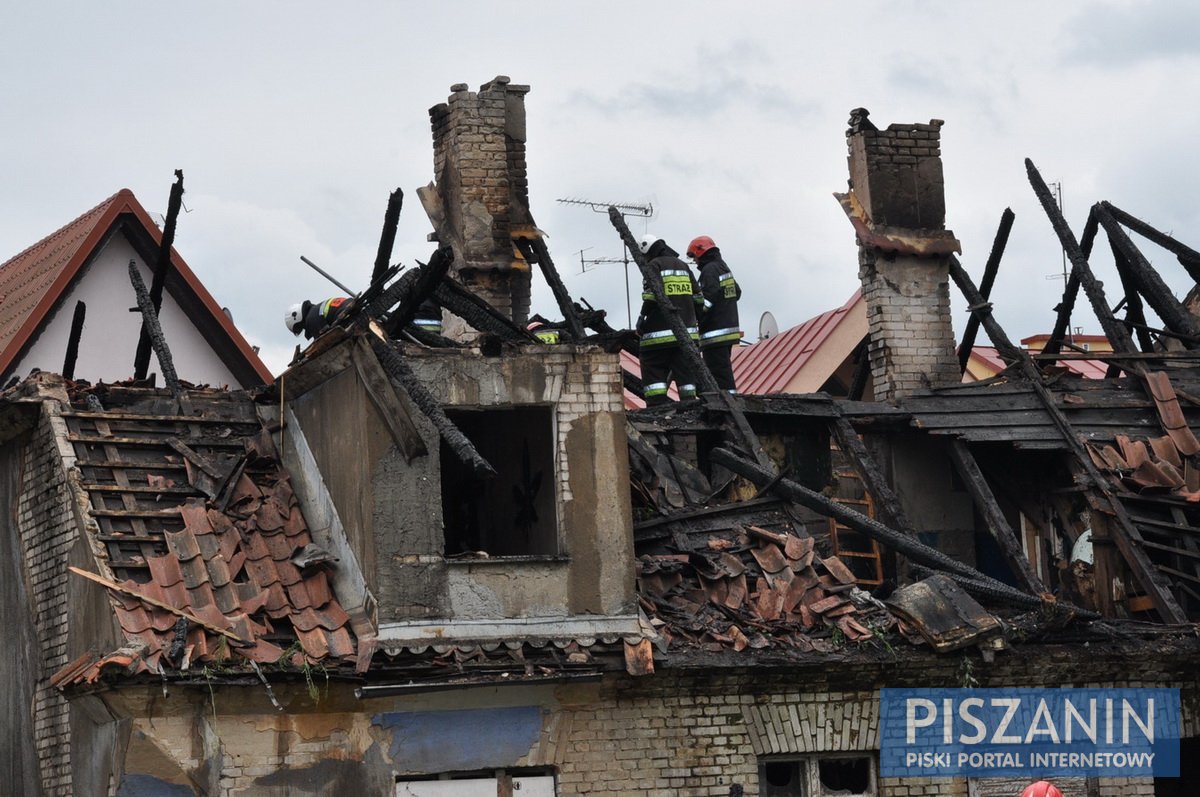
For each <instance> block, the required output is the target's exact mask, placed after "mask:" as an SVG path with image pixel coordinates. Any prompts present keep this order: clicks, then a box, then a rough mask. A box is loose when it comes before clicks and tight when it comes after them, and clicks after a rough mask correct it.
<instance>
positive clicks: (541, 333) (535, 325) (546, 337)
mask: <svg viewBox="0 0 1200 797" xmlns="http://www.w3.org/2000/svg"><path fill="white" fill-rule="evenodd" d="M525 329H527V330H529V331H530V332H532V333H533V336H534V337H535V338H537V339H538V340H540V341H541V342H542V343H547V344H550V345H554V344H556V343H559V342H560V340H559V334H558V330H557V329H555V328H554V327H552V326H549V325H548V324H547V323H546V322H545V321H530V322H529V325H528V326H526V327H525Z"/></svg>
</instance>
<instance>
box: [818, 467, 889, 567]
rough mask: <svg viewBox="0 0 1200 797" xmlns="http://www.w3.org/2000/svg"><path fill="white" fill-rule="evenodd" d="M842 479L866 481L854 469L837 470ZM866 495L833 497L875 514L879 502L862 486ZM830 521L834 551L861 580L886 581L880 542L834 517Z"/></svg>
mask: <svg viewBox="0 0 1200 797" xmlns="http://www.w3.org/2000/svg"><path fill="white" fill-rule="evenodd" d="M834 476H835V477H836V478H839V479H852V480H854V481H857V482H859V483H860V484H861V483H862V479H861V478H860V477H859V475H858V474H857V473H855V472H854V471H838V472H837V473H835V474H834ZM862 495H863V497H862V498H843V497H841V496H834V497H833V500H834V501H836V502H837V503H839V504H842V505H843V506H847V507H849V508H851V509H854V510H856V511H858V512H860V513H862V514H864V515H866V516H867V517H869V518H873V517H875V502H874V501H872V500H871V494H870V493H869V492H867V490H866V489H865V487H864V489H863V490H862ZM828 522H829V542H830V544H831V545H832V547H833V555H834V556H836V557H838V558H839V559H841V560H842V561H843V562H844V563H845V565H846V567H848V568H850V572H852V573H853V574H854V577H855V578H856V579H857V580H858V583H859V584H862V585H864V586H870V587H877V586H879V585H880V584H882V583H883V553H882V549H881V548H880V547H879V543H878V542H876V541H875V540H873V539H871V538H870V537H867V536H866V535H864V534H861V533H859V532H857V531H855V530H854V529H852V528H850V527H849V526H844V525H842V524H841V523H838V522H837V521H836V520H834V519H833V518H829V519H828Z"/></svg>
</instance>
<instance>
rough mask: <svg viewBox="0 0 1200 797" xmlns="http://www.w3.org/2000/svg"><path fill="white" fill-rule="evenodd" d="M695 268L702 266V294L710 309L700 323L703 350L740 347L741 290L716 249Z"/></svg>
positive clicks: (704, 255) (707, 254)
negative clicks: (722, 346)
mask: <svg viewBox="0 0 1200 797" xmlns="http://www.w3.org/2000/svg"><path fill="white" fill-rule="evenodd" d="M696 264H697V265H698V266H700V290H701V292H702V293H703V294H704V305H705V307H706V308H707V309H706V312H705V313H704V315H703V317H702V318H701V319H700V346H701V347H705V346H721V345H728V344H731V343H737V342H738V341H739V340H741V338H742V330H741V327H740V326H739V324H738V308H737V303H738V299H740V298H742V289H741V287H740V286H739V285H738V284H737V280H736V279H734V278H733V272H732V271H730V270H729V266H728V265H726V264H725V261H724V260H723V259H722V258H721V250H720V249H718V248H717V247H715V246H714V247H713V248H712V249H709V250H708V251H707V252H705V253H704V254H703V255H701V256H700V258H699V259H698V260H697V261H696Z"/></svg>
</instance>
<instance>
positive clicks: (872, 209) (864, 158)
mask: <svg viewBox="0 0 1200 797" xmlns="http://www.w3.org/2000/svg"><path fill="white" fill-rule="evenodd" d="M867 115H868V114H867V111H866V109H864V108H858V109H855V110H854V111H851V114H850V128H849V130H847V131H846V138H847V143H848V145H849V150H850V155H849V162H850V192H849V193H847V194H838V195H836V196H837V197H838V199H839V201H840V202H841V203H842V207H843V209H845V211H846V214H847V215H848V216H849V217H850V221H851V223H853V225H854V228H855V231H856V232H857V234H858V245H859V250H858V263H859V270H858V275H859V279H860V280H862V286H863V296H864V298H865V300H866V304H867V324H868V330H869V335H870V342H869V344H868V354H869V357H870V364H871V377H872V380H873V382H874V386H875V398H876V400H892V399H897V398H901V397H903V396H906V395H909V394H911V393H912V392H914V391H916V390H919V389H921V388H923V387H930V386H933V387H936V386H939V385H947V384H953V383H955V382H958V381H960V379H961V374H960V373H959V370H958V362H957V359H956V357H955V354H954V330H953V329H952V328H951V325H950V286H949V265H948V260H947V258H948V257H949V255H950V253H952V252H960V251H961V248H960V246H959V243H958V241H957V240H955V238H954V234H953V233H951V232H950V231H949V230H947V229H946V228H945V220H946V202H945V195H944V185H943V178H942V159H941V150H940V149H939V134H940V129H941V126H942V121H941V120H940V119H932V120H930V122H929V124H893V125H889V126H888V128H887V130H879V129H877V128H876V127H875V125H873V124H872V123H871V122H870V121H869V120H868V119H867Z"/></svg>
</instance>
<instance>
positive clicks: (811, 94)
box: [0, 0, 1200, 371]
mask: <svg viewBox="0 0 1200 797" xmlns="http://www.w3.org/2000/svg"><path fill="white" fill-rule="evenodd" d="M1197 30H1200V4H1196V3H1191V2H1185V1H1183V0H1181V1H1180V2H1109V3H1100V2H1090V3H1084V2H1061V1H1059V2H1053V3H1048V2H1045V0H1041V1H1040V2H1011V1H1010V2H1004V3H981V2H980V3H977V2H941V3H934V2H921V3H918V2H901V1H900V0H889V2H886V3H882V2H878V3H877V2H869V1H867V2H862V1H860V2H856V3H836V4H835V3H800V2H787V3H784V2H755V3H733V2H696V1H694V0H693V1H692V2H656V3H648V2H638V3H631V2H622V1H618V0H610V1H609V2H596V3H587V4H583V3H571V2H545V3H524V2H517V0H513V1H512V2H507V3H506V2H500V1H499V0H493V1H492V2H488V3H483V2H444V3H441V4H437V5H436V6H435V4H432V3H405V2H359V3H346V4H341V5H337V6H335V5H332V4H330V3H328V2H320V3H318V2H307V0H290V1H289V2H286V3H284V2H263V1H261V0H260V1H259V2H254V3H232V2H206V3H191V4H175V3H156V4H150V3H133V2H125V1H123V0H115V1H114V2H107V3H83V2H72V3H60V2H53V1H52V0H49V1H46V2H38V3H21V4H11V3H10V4H8V5H7V6H6V8H5V10H4V12H3V14H2V16H0V41H2V43H3V47H2V48H0V70H2V73H3V74H4V76H5V77H4V80H3V81H2V82H0V108H3V109H4V119H5V121H4V125H3V128H2V129H0V142H2V144H3V147H2V153H3V156H2V158H0V186H2V189H0V190H3V191H4V194H5V202H4V212H3V213H2V214H0V260H3V259H7V258H8V257H11V256H12V255H15V254H17V253H18V252H19V251H21V250H22V249H24V248H25V247H27V246H29V245H30V244H32V243H34V242H35V241H37V240H38V239H40V238H42V237H43V236H45V235H47V234H49V233H51V232H53V231H54V230H56V229H57V228H59V227H61V226H62V225H63V224H65V223H67V222H68V221H70V220H71V219H73V218H75V217H76V216H78V215H79V214H80V213H82V212H84V211H85V210H87V209H89V208H91V207H92V206H94V205H96V204H98V203H99V202H100V201H101V200H103V199H104V198H106V197H108V196H109V195H111V194H113V193H115V192H116V191H117V190H119V189H121V188H130V189H132V190H133V192H134V193H135V194H136V195H137V197H138V198H139V200H141V202H142V204H143V205H145V206H146V208H147V209H148V210H150V212H151V213H152V214H153V215H155V216H158V215H159V214H163V213H165V212H166V204H167V195H168V192H169V189H170V185H171V182H172V180H173V171H174V170H175V169H183V170H184V173H185V187H186V189H187V193H186V195H185V198H184V199H185V206H186V208H187V210H188V211H189V212H188V213H186V214H184V215H182V216H181V218H180V221H179V227H178V232H177V236H176V241H175V243H176V248H177V249H178V250H179V252H180V253H181V254H182V255H183V257H184V259H186V260H187V262H188V263H189V264H190V265H191V266H192V268H193V269H194V270H195V271H196V272H197V274H198V275H199V277H200V279H201V280H202V281H203V282H204V283H205V284H206V285H207V286H208V288H209V290H210V291H211V292H212V293H213V294H214V296H216V298H217V301H218V302H220V303H221V304H222V305H225V306H227V307H229V309H230V310H231V311H232V313H233V316H234V319H235V321H236V322H237V324H238V326H239V327H240V328H241V329H242V331H243V333H244V334H245V335H246V337H247V338H248V339H249V340H250V342H251V343H252V344H255V345H258V346H260V347H262V354H263V356H264V359H265V360H266V362H267V364H268V365H269V366H270V367H271V368H272V369H274V370H276V371H278V370H280V369H281V368H282V367H283V366H284V365H285V364H286V362H287V360H288V359H290V355H291V351H292V348H293V346H294V345H295V339H294V338H292V337H291V335H290V333H288V332H287V330H286V329H285V328H284V326H283V323H282V314H283V311H284V309H285V308H286V306H287V305H288V304H290V303H291V302H292V301H296V300H299V299H303V298H311V299H318V298H323V297H325V296H328V295H332V294H335V293H337V290H336V289H335V288H332V287H331V286H329V285H328V284H326V283H325V282H324V280H323V279H322V278H320V277H319V276H317V275H315V274H314V273H312V272H310V271H309V269H308V268H307V267H306V266H304V265H303V264H302V263H301V262H300V260H299V257H300V255H302V254H303V255H306V256H307V257H309V258H310V259H312V260H314V261H315V262H317V263H318V264H320V265H322V266H323V267H324V268H326V269H327V270H329V271H331V272H333V273H334V274H335V275H336V276H338V277H339V278H340V279H341V280H342V281H343V282H346V283H348V284H350V285H351V286H353V287H355V288H361V287H365V283H366V281H367V279H368V278H369V275H370V272H371V266H372V262H373V260H374V255H375V249H376V247H377V244H378V238H379V230H380V226H381V222H382V219H383V213H384V209H385V207H386V202H387V197H388V193H389V192H390V191H391V190H392V189H394V188H396V187H397V186H399V187H401V188H403V189H404V191H405V195H406V201H405V206H404V212H403V214H402V217H401V224H400V231H399V235H398V237H397V243H396V249H395V253H394V260H399V261H402V262H404V263H406V264H411V263H412V262H413V260H414V259H415V258H420V259H422V260H424V259H426V257H427V255H428V254H429V252H430V251H431V245H430V244H428V243H426V240H425V236H426V234H427V233H428V232H429V231H430V229H431V228H430V225H429V222H428V220H427V219H426V218H425V216H424V213H423V212H422V210H421V207H420V204H419V202H418V201H417V199H416V195H415V189H416V187H417V186H420V185H423V184H425V183H428V182H429V181H430V180H432V179H433V156H432V147H431V139H430V129H429V117H428V109H429V108H430V107H431V106H433V105H435V104H437V103H440V102H444V101H445V100H446V97H447V95H448V93H449V87H450V86H451V84H454V83H458V82H466V83H468V84H469V85H470V86H471V88H472V90H474V89H477V88H478V87H479V85H480V84H482V83H484V82H486V81H488V80H490V79H491V78H493V77H495V76H496V75H508V76H510V77H511V78H512V81H513V82H514V83H524V84H529V85H530V86H531V87H532V90H531V92H530V94H529V95H528V96H527V98H526V109H527V114H528V135H529V141H528V164H529V182H530V189H529V191H530V199H531V202H532V212H533V214H534V218H535V219H536V220H537V223H538V226H539V227H540V228H541V229H543V230H545V231H546V232H547V233H549V235H550V238H549V246H550V249H551V252H552V254H553V255H554V258H555V260H556V262H557V264H558V266H559V269H560V271H561V272H562V273H563V276H564V278H565V280H566V282H567V286H568V288H569V289H570V290H571V292H572V293H573V294H574V295H575V296H576V297H583V298H586V299H587V300H588V301H590V302H591V303H592V304H593V305H594V306H597V307H604V308H607V309H608V310H609V312H610V316H611V318H612V320H613V322H614V324H615V325H618V326H620V325H623V323H624V319H625V291H624V288H623V287H622V282H623V276H624V275H623V270H622V267H621V266H620V265H619V264H618V265H611V264H608V265H597V266H594V267H589V270H588V271H586V272H581V267H580V254H579V252H580V251H581V250H583V252H584V254H583V256H584V257H585V258H604V257H614V256H617V255H619V254H620V249H621V247H620V241H619V239H618V238H617V236H616V233H615V232H614V231H613V229H612V227H611V226H610V225H609V222H608V220H607V217H606V216H604V215H601V214H595V213H592V212H591V211H589V210H588V209H587V208H583V207H578V206H569V205H563V204H560V203H557V202H556V201H555V200H556V199H559V198H568V197H575V198H583V199H588V200H595V201H600V202H623V203H637V204H642V203H648V204H652V205H653V207H654V209H655V217H654V218H653V219H652V220H651V221H650V222H648V223H636V224H631V226H632V227H633V229H634V232H635V234H640V233H641V232H643V231H645V230H647V229H648V230H649V231H651V232H654V233H656V234H657V235H659V236H660V237H663V238H665V239H666V240H667V241H668V242H670V243H672V245H674V246H675V247H676V248H677V249H680V250H681V251H682V249H683V248H684V247H685V246H686V244H687V241H688V240H690V239H691V238H692V237H694V236H696V235H700V234H707V235H710V236H712V237H713V238H714V239H715V240H716V241H717V243H718V245H720V247H721V249H722V251H723V252H724V253H725V256H726V259H727V261H728V262H729V263H730V265H731V266H732V267H733V269H734V272H735V274H736V275H737V277H738V279H739V281H740V282H741V283H742V286H743V289H744V291H745V295H744V298H743V302H742V321H743V326H744V327H745V328H746V330H747V338H748V339H751V340H753V339H755V338H756V337H757V329H758V320H759V317H760V315H761V314H762V313H763V311H766V310H770V311H771V312H772V313H774V315H775V316H776V318H777V319H778V322H779V325H780V326H781V327H783V328H786V327H788V326H791V325H794V324H797V323H800V322H802V321H804V320H805V319H807V318H809V317H810V316H812V315H815V314H817V313H819V312H822V311H823V310H826V309H829V308H831V307H834V306H836V305H840V304H841V303H843V302H844V301H845V299H846V298H847V297H848V296H849V295H850V294H851V292H852V291H854V289H855V288H856V287H857V275H856V268H857V267H856V250H855V243H854V234H853V231H852V229H851V227H850V224H849V223H848V221H847V220H846V217H845V215H844V214H843V213H842V211H841V209H840V207H839V206H838V205H837V203H836V202H835V200H834V199H833V198H832V197H831V194H832V193H833V192H835V191H844V190H845V188H846V179H847V171H846V144H845V129H846V122H847V119H848V116H849V111H850V110H851V109H852V108H856V107H859V106H862V107H866V108H867V109H869V110H870V112H871V119H872V121H873V122H875V123H876V124H877V125H879V126H880V127H884V126H886V125H887V124H889V123H891V122H927V121H929V120H930V119H932V118H937V119H943V120H945V126H944V127H943V128H942V157H943V163H944V168H945V175H946V191H947V203H946V204H947V226H948V227H949V228H950V229H952V230H953V231H954V232H955V233H956V234H957V236H958V238H959V239H960V240H961V241H962V245H963V255H962V261H963V263H964V264H965V265H966V266H967V268H968V270H969V271H971V272H972V273H973V274H974V275H975V276H976V279H977V280H978V278H979V273H980V271H981V270H982V266H983V262H984V260H985V259H986V258H987V254H988V250H989V248H990V246H991V242H992V238H993V235H994V233H995V229H996V225H997V223H998V221H999V218H1000V214H1001V212H1002V211H1003V209H1004V208H1005V207H1011V208H1012V209H1013V211H1014V212H1015V213H1016V217H1017V220H1016V226H1015V229H1014V231H1013V236H1012V239H1011V242H1010V245H1009V247H1008V253H1007V255H1006V257H1005V259H1004V261H1003V265H1002V267H1001V271H1000V276H999V278H998V280H997V286H996V288H995V290H994V293H993V299H994V302H995V305H996V313H997V316H998V317H999V319H1000V321H1001V323H1002V324H1004V325H1005V327H1006V328H1007V330H1008V332H1009V334H1010V336H1012V337H1014V338H1016V337H1023V336H1027V335H1032V334H1035V333H1038V332H1046V331H1049V329H1050V327H1051V326H1052V323H1053V313H1052V308H1053V307H1054V305H1055V304H1056V303H1057V301H1058V297H1059V295H1060V294H1061V289H1062V281H1061V279H1059V280H1057V281H1055V280H1052V279H1047V276H1048V275H1052V274H1055V273H1056V272H1061V270H1062V255H1061V251H1060V249H1059V247H1058V245H1057V242H1056V239H1055V237H1054V234H1053V231H1052V230H1051V228H1050V225H1049V223H1048V221H1047V219H1046V217H1045V215H1044V214H1043V213H1042V211H1041V209H1040V207H1039V206H1038V204H1037V200H1036V198H1035V197H1034V195H1033V192H1032V190H1031V189H1030V188H1029V185H1028V182H1027V180H1026V177H1025V169H1024V165H1023V159H1024V158H1026V157H1028V158H1032V159H1033V161H1034V163H1035V164H1036V165H1037V166H1038V167H1039V169H1040V170H1041V172H1042V174H1043V176H1044V177H1045V179H1046V180H1047V181H1048V182H1061V183H1062V186H1063V196H1064V201H1065V208H1066V214H1067V217H1068V220H1069V221H1070V222H1071V224H1072V226H1073V227H1074V228H1075V230H1076V234H1078V233H1079V232H1080V230H1081V229H1082V224H1083V219H1084V218H1085V217H1086V214H1087V209H1088V208H1089V207H1090V205H1091V204H1092V203H1094V202H1096V201H1099V200H1102V199H1106V200H1109V201H1111V202H1113V203H1114V204H1115V205H1117V206H1119V207H1122V208H1124V209H1126V210H1128V211H1129V212H1131V213H1133V214H1134V215H1136V216H1139V217H1141V218H1143V219H1145V220H1147V221H1149V222H1150V223H1151V224H1154V225H1155V226H1157V227H1159V228H1160V229H1163V230H1166V231H1171V232H1173V233H1174V234H1175V235H1176V236H1177V237H1179V238H1180V239H1181V240H1183V241H1184V242H1186V243H1188V244H1190V245H1192V246H1194V247H1197V248H1200V223H1198V222H1200V204H1198V203H1197V202H1196V196H1195V195H1196V191H1197V188H1198V187H1200V158H1198V157H1197V155H1196V151H1197V147H1196V144H1195V139H1196V136H1197V131H1198V130H1200V104H1197V102H1196V98H1197V97H1200V37H1197V36H1196V35H1195V34H1196V31H1197ZM1101 248H1103V249H1105V250H1106V249H1107V247H1106V246H1104V247H1101ZM1144 251H1145V252H1146V253H1147V254H1148V255H1149V256H1150V258H1151V260H1152V261H1153V262H1154V263H1155V265H1156V266H1158V267H1159V268H1160V269H1161V270H1162V272H1163V274H1164V276H1165V277H1166V279H1167V281H1168V283H1169V284H1170V285H1171V286H1172V287H1173V288H1174V289H1175V290H1176V291H1177V293H1179V294H1180V295H1182V294H1183V293H1185V292H1186V290H1187V289H1188V287H1189V285H1188V284H1187V283H1186V275H1185V274H1184V273H1183V271H1182V269H1181V268H1179V266H1178V264H1177V263H1176V262H1175V261H1174V260H1173V258H1170V257H1168V256H1167V255H1166V254H1165V253H1163V252H1162V251H1161V250H1158V249H1156V248H1155V247H1153V246H1152V245H1150V244H1146V245H1145V246H1144ZM1094 262H1095V265H1096V267H1097V270H1098V271H1099V272H1100V276H1101V279H1104V280H1105V281H1106V282H1107V283H1109V284H1110V285H1113V286H1115V285H1117V280H1116V276H1115V274H1114V273H1113V272H1112V266H1111V258H1110V257H1097V258H1095V259H1094ZM631 269H632V270H633V271H634V273H636V268H633V267H631ZM631 282H634V280H633V279H632V278H631ZM632 290H633V293H634V302H635V313H636V302H637V294H638V292H639V285H638V284H633V285H632ZM956 302H957V304H956V307H957V308H958V311H957V312H956V315H955V319H954V324H955V329H956V331H958V330H961V328H962V324H963V320H964V319H963V314H962V310H961V308H962V306H963V303H962V302H961V301H958V300H957V297H956ZM1114 303H1115V299H1114ZM534 309H535V310H540V311H541V312H543V313H544V314H546V315H554V314H555V307H554V303H553V300H552V298H551V296H550V293H549V291H548V290H546V289H545V288H544V286H542V287H539V288H538V289H537V290H536V291H535V298H534ZM1076 323H1079V324H1083V325H1085V326H1086V329H1085V331H1087V332H1093V331H1096V328H1095V327H1096V325H1095V322H1094V321H1093V320H1092V319H1091V318H1090V316H1088V317H1083V316H1082V315H1081V316H1080V320H1079V321H1077V322H1076ZM132 357H133V352H130V358H131V362H132Z"/></svg>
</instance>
